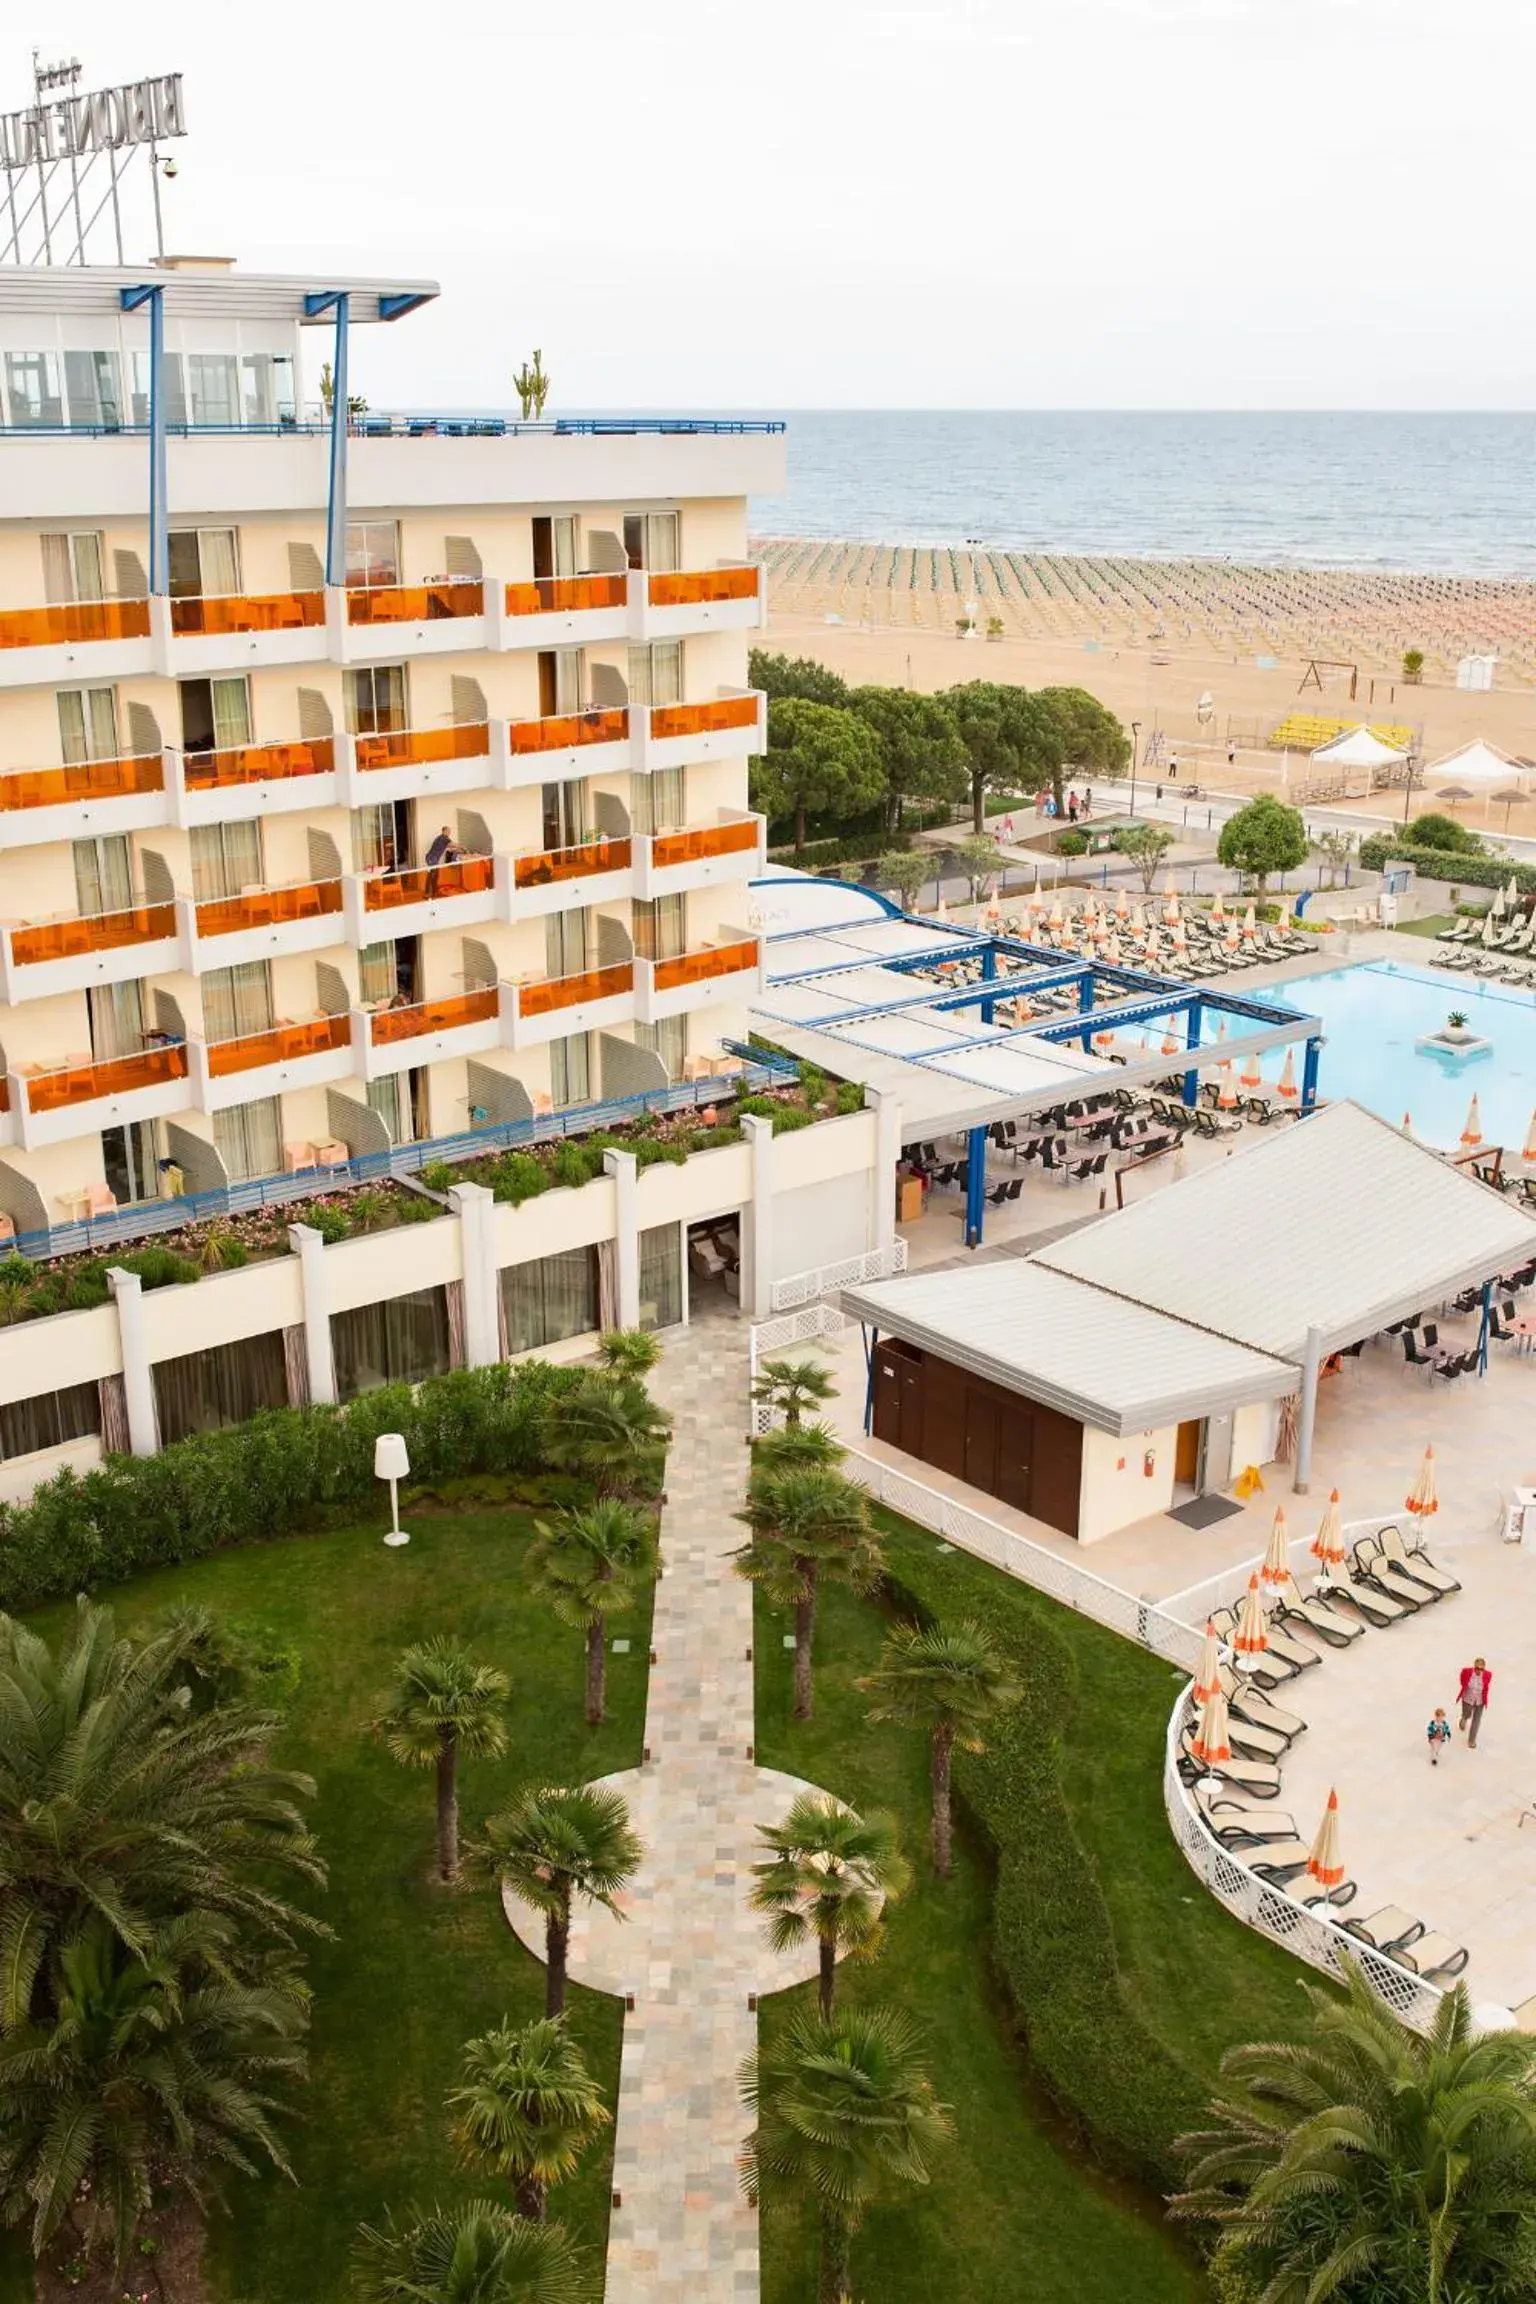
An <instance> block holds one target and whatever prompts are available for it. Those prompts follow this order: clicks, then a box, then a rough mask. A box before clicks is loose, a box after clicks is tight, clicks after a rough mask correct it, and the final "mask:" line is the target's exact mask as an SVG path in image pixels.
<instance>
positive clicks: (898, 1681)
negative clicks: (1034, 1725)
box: [855, 1618, 1021, 1880]
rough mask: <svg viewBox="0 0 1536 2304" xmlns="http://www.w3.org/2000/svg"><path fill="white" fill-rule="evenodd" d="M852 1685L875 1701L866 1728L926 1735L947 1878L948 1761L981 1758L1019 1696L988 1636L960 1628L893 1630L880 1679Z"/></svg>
mask: <svg viewBox="0 0 1536 2304" xmlns="http://www.w3.org/2000/svg"><path fill="white" fill-rule="evenodd" d="M855 1685H856V1686H857V1687H859V1688H861V1689H863V1690H864V1692H865V1693H866V1694H867V1695H872V1696H873V1697H874V1699H875V1701H874V1703H873V1704H871V1706H870V1708H869V1717H870V1719H871V1720H897V1721H900V1722H901V1724H902V1725H903V1726H904V1727H907V1728H924V1729H926V1730H927V1732H928V1744H929V1776H930V1779H931V1782H932V1786H933V1868H934V1870H935V1872H937V1874H938V1876H939V1878H940V1879H941V1880H947V1879H948V1877H949V1852H950V1797H949V1770H950V1759H951V1756H952V1754H953V1752H954V1749H955V1747H956V1745H957V1744H958V1745H959V1747H960V1749H961V1751H962V1752H981V1751H984V1750H985V1748H986V1747H985V1741H984V1738H983V1735H982V1731H983V1729H984V1728H985V1727H986V1725H987V1723H988V1721H989V1720H990V1719H991V1718H992V1715H993V1714H994V1713H995V1712H1000V1711H1001V1710H1002V1709H1003V1708H1004V1706H1005V1705H1009V1704H1016V1703H1017V1702H1018V1700H1019V1696H1020V1694H1021V1690H1020V1689H1019V1687H1018V1684H1017V1683H1016V1682H1015V1681H1014V1680H1012V1679H1011V1678H1010V1677H1009V1673H1008V1666H1007V1662H1006V1660H1005V1659H1004V1657H1003V1656H1002V1655H1001V1654H1000V1653H999V1651H998V1648H997V1645H996V1643H995V1642H994V1640H993V1639H992V1636H991V1634H990V1633H989V1632H986V1631H984V1630H983V1628H982V1627H981V1625H980V1624H977V1623H975V1622H974V1621H973V1620H972V1619H970V1618H967V1619H966V1621H965V1622H964V1623H963V1624H954V1625H949V1626H946V1625H943V1624H935V1625H932V1626H930V1627H928V1628H926V1629H925V1628H924V1627H923V1626H922V1625H920V1624H899V1625H898V1626H897V1627H896V1629H895V1631H894V1632H891V1633H888V1634H887V1636H886V1642H885V1646H884V1648H883V1649H882V1651H881V1655H880V1666H879V1669H878V1671H875V1672H872V1673H871V1674H870V1676H869V1678H868V1679H867V1680H860V1681H858V1682H856V1683H855Z"/></svg>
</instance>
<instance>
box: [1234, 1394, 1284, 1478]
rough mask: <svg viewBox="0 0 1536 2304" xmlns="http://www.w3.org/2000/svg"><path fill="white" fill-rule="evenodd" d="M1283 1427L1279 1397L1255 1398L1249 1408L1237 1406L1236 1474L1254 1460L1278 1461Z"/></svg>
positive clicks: (1235, 1430) (1256, 1462)
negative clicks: (1281, 1427)
mask: <svg viewBox="0 0 1536 2304" xmlns="http://www.w3.org/2000/svg"><path fill="white" fill-rule="evenodd" d="M1279 1431H1280V1403H1279V1401H1278V1400H1255V1401H1254V1402H1253V1403H1252V1405H1251V1406H1249V1407H1247V1408H1239V1409H1237V1410H1236V1411H1235V1412H1234V1414H1233V1417H1232V1477H1233V1478H1234V1479H1236V1477H1237V1475H1238V1474H1239V1473H1240V1472H1242V1471H1245V1470H1246V1469H1247V1467H1248V1466H1249V1465H1250V1464H1258V1465H1264V1464H1269V1463H1272V1462H1273V1461H1274V1454H1275V1442H1276V1440H1277V1438H1278V1436H1279Z"/></svg>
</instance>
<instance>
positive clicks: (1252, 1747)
mask: <svg viewBox="0 0 1536 2304" xmlns="http://www.w3.org/2000/svg"><path fill="white" fill-rule="evenodd" d="M1227 1736H1228V1738H1229V1740H1230V1742H1231V1745H1232V1749H1233V1751H1234V1752H1241V1753H1242V1754H1243V1755H1244V1757H1245V1758H1246V1759H1249V1760H1270V1761H1273V1763H1274V1764H1275V1766H1276V1767H1278V1766H1279V1764H1280V1762H1281V1761H1282V1760H1283V1759H1284V1758H1285V1755H1286V1753H1287V1752H1288V1751H1289V1749H1290V1743H1291V1740H1290V1738H1289V1736H1279V1735H1277V1734H1276V1733H1275V1730H1274V1729H1273V1728H1261V1727H1260V1726H1259V1725H1258V1724H1257V1722H1256V1721H1253V1720H1248V1719H1245V1718H1244V1717H1243V1715H1242V1713H1240V1712H1229V1713H1228V1715H1227Z"/></svg>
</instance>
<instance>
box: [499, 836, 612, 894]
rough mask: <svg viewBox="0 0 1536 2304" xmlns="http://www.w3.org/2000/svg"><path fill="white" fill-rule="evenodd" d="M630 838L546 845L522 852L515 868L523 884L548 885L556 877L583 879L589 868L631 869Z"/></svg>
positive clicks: (519, 884)
mask: <svg viewBox="0 0 1536 2304" xmlns="http://www.w3.org/2000/svg"><path fill="white" fill-rule="evenodd" d="M630 852H631V843H630V842H629V841H628V840H585V841H583V842H582V844H581V846H580V847H579V848H543V849H538V850H535V851H534V853H533V854H532V855H529V856H519V858H518V859H517V862H516V864H515V865H514V866H513V869H512V878H513V882H514V884H515V885H516V886H517V887H519V888H547V887H548V886H549V884H550V882H551V881H552V880H580V879H581V878H582V877H583V876H584V875H585V874H586V873H588V872H627V871H628V869H629V863H630Z"/></svg>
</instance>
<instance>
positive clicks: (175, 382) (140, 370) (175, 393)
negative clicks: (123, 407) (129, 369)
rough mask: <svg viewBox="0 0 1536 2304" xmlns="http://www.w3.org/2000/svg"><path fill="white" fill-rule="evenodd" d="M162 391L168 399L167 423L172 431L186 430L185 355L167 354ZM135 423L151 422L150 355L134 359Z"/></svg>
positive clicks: (143, 353)
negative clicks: (183, 357)
mask: <svg viewBox="0 0 1536 2304" xmlns="http://www.w3.org/2000/svg"><path fill="white" fill-rule="evenodd" d="M160 387H161V391H162V394H163V396H164V399H165V420H166V423H167V424H169V425H171V426H172V427H177V426H179V427H181V428H182V429H183V430H184V429H185V427H186V421H187V394H186V386H185V382H184V379H183V376H182V368H181V354H180V353H179V352H167V353H166V354H165V357H164V358H163V360H162V361H161V363H160ZM132 398H133V420H134V422H135V424H147V423H148V422H149V354H148V353H147V352H135V353H134V355H133V395H132Z"/></svg>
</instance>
